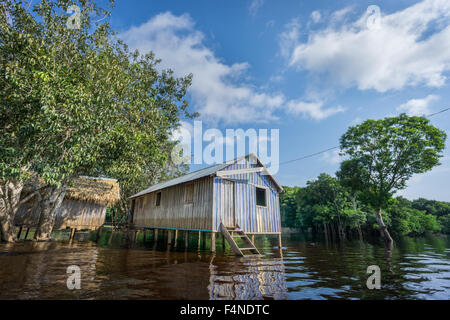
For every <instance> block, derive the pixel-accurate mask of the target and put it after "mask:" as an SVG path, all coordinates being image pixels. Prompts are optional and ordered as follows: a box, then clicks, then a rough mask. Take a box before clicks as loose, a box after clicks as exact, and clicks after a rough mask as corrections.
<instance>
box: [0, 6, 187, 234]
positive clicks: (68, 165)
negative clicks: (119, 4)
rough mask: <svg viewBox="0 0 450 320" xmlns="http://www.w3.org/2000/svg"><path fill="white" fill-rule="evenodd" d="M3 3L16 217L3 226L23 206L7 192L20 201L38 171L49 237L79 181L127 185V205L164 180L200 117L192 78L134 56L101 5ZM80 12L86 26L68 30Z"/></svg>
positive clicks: (1, 49) (4, 152) (0, 158)
mask: <svg viewBox="0 0 450 320" xmlns="http://www.w3.org/2000/svg"><path fill="white" fill-rule="evenodd" d="M2 4H3V6H2V7H1V8H2V10H1V15H0V17H1V18H0V19H1V20H0V28H1V32H0V58H1V61H2V63H1V64H0V74H1V78H0V86H1V89H2V90H1V91H0V181H1V184H2V190H3V192H2V194H1V197H0V198H1V199H0V200H2V201H1V203H2V204H3V207H5V208H6V207H7V208H8V210H3V211H2V212H3V214H2V216H1V217H0V218H2V217H6V218H8V220H9V221H10V220H11V218H13V217H14V215H15V212H16V211H17V208H18V205H19V204H20V203H19V202H18V201H16V200H17V197H15V201H12V199H10V197H9V198H8V197H7V196H6V195H7V194H8V190H7V189H8V188H7V187H8V186H11V185H12V186H14V188H15V190H16V191H17V192H16V193H15V194H19V195H20V190H21V187H23V182H24V181H25V180H27V179H28V178H29V177H30V172H33V173H34V174H37V175H38V176H39V177H41V178H42V179H43V180H44V182H45V185H46V187H45V188H44V189H42V190H36V191H37V192H36V196H37V197H39V201H40V203H41V204H42V208H41V217H42V218H43V220H42V221H41V222H42V223H43V224H45V228H44V229H46V230H45V231H44V232H40V231H39V230H38V232H37V235H38V236H39V235H40V234H41V233H42V237H43V238H45V237H48V236H49V232H51V225H52V222H53V218H54V211H55V209H56V206H57V203H58V202H57V200H58V199H60V195H62V196H63V195H64V192H65V189H66V188H67V186H68V184H69V181H70V180H71V179H72V178H73V177H76V176H79V175H107V176H109V177H112V178H117V179H118V180H119V182H120V184H121V187H122V190H123V194H122V195H123V198H124V199H126V198H127V197H128V196H129V195H130V193H132V192H134V191H135V190H136V188H140V187H142V186H143V185H144V183H145V182H146V183H147V184H150V183H152V182H154V181H155V180H157V179H161V178H163V177H164V175H163V174H161V171H162V170H163V169H164V168H167V166H168V163H169V161H168V160H169V156H170V153H171V150H172V147H173V146H174V144H175V143H174V142H173V141H171V140H170V135H171V132H172V131H173V130H175V129H176V128H177V127H178V126H179V125H180V118H181V117H191V116H193V115H192V114H190V113H189V112H188V104H187V101H186V100H185V98H184V97H185V95H186V90H187V88H188V87H189V85H190V83H191V76H187V77H184V78H176V77H174V75H173V72H172V71H171V70H160V69H159V68H158V66H157V65H158V63H159V60H158V59H156V58H155V56H154V55H153V54H152V53H149V54H145V55H141V54H140V53H139V52H137V51H130V50H129V48H128V47H127V46H126V44H124V43H122V42H121V41H120V40H118V39H117V37H116V34H115V32H113V31H112V30H111V28H110V26H109V23H108V22H107V21H108V20H107V19H103V18H104V17H109V15H110V8H104V7H100V6H98V5H97V3H96V2H95V1H93V0H82V1H72V0H53V1H52V0H41V1H37V2H35V3H32V2H30V1H20V0H9V1H4V2H3V3H2ZM112 4H113V3H112V1H111V6H112ZM71 5H80V7H81V14H80V26H79V28H68V26H67V20H68V15H67V14H66V11H67V8H69V7H70V6H71ZM98 20H101V22H97V21H98ZM177 169H178V167H177V166H175V170H174V171H175V172H177ZM11 188H12V187H10V189H11ZM9 194H11V192H9ZM52 215H53V216H52ZM42 223H41V226H40V227H42ZM7 232H9V231H8V230H6V231H4V232H2V234H3V233H7Z"/></svg>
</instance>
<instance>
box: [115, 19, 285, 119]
mask: <svg viewBox="0 0 450 320" xmlns="http://www.w3.org/2000/svg"><path fill="white" fill-rule="evenodd" d="M119 36H120V38H122V39H124V41H125V42H126V43H128V44H129V46H130V47H131V48H136V49H138V50H139V51H141V52H149V51H153V52H154V53H155V54H156V56H157V57H161V58H162V63H161V67H162V68H171V69H173V70H174V72H175V75H176V76H179V77H180V76H185V75H187V74H190V73H192V74H193V75H194V77H193V81H192V86H191V88H190V95H191V96H192V99H193V102H194V104H195V105H196V108H197V111H199V112H200V114H201V115H202V117H203V119H214V120H223V121H225V122H230V123H231V122H233V123H236V122H250V121H270V120H276V119H278V117H277V116H276V115H275V111H276V110H278V109H280V108H281V107H282V106H283V104H284V103H285V97H284V95H283V94H281V93H267V92H261V91H259V90H258V89H256V88H255V87H254V86H252V85H250V84H245V83H243V80H242V76H243V74H245V72H246V70H247V69H248V68H249V64H248V63H246V62H244V63H236V64H232V65H228V64H226V63H224V62H223V61H222V60H221V59H219V58H218V57H216V56H215V54H214V52H213V51H212V50H211V49H209V48H208V47H207V46H206V45H205V44H204V34H203V33H202V32H200V31H198V30H196V29H195V23H194V21H193V20H192V18H191V17H190V16H189V15H188V14H184V15H181V16H175V15H173V14H172V13H170V12H166V13H162V14H159V15H157V16H155V17H153V18H152V19H150V20H149V21H147V22H146V23H144V24H142V25H140V26H134V27H132V28H130V29H129V30H127V31H125V32H122V33H121V34H120V35H119Z"/></svg>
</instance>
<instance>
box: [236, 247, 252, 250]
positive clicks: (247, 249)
mask: <svg viewBox="0 0 450 320" xmlns="http://www.w3.org/2000/svg"><path fill="white" fill-rule="evenodd" d="M239 249H240V250H256V248H255V247H253V248H239Z"/></svg>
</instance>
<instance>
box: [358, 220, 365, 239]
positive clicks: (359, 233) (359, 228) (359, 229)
mask: <svg viewBox="0 0 450 320" xmlns="http://www.w3.org/2000/svg"><path fill="white" fill-rule="evenodd" d="M358 235H359V240H361V241H364V239H363V235H362V231H361V226H360V225H359V223H358Z"/></svg>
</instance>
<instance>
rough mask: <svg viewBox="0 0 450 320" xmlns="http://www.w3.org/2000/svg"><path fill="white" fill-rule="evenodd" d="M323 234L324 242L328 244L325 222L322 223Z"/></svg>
mask: <svg viewBox="0 0 450 320" xmlns="http://www.w3.org/2000/svg"><path fill="white" fill-rule="evenodd" d="M323 233H324V235H325V241H326V242H328V232H327V225H326V223H325V222H324V223H323Z"/></svg>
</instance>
